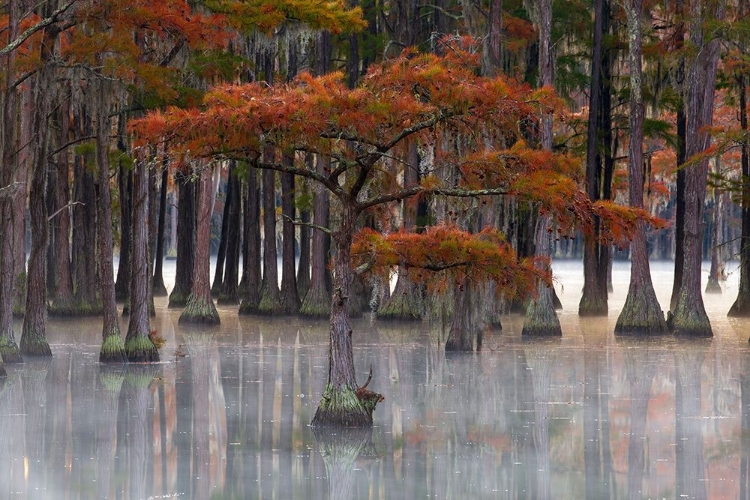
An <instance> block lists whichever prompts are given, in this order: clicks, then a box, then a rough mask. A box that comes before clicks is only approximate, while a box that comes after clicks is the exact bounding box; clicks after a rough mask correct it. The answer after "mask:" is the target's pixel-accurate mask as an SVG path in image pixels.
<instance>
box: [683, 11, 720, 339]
mask: <svg viewBox="0 0 750 500" xmlns="http://www.w3.org/2000/svg"><path fill="white" fill-rule="evenodd" d="M709 10H711V9H709ZM706 14H707V13H706V12H705V11H704V10H703V5H702V2H695V4H693V5H691V29H690V30H689V31H690V40H691V42H692V44H693V46H694V47H696V48H697V49H698V51H697V52H696V56H694V57H693V58H692V59H691V60H690V63H689V65H688V73H687V108H686V109H687V113H686V114H687V129H686V136H685V137H686V148H685V154H686V157H687V159H688V161H693V163H692V164H690V165H688V166H686V167H685V227H684V230H685V235H684V255H685V256H684V262H683V266H682V283H681V284H680V292H679V295H678V297H677V304H676V305H675V307H674V314H673V316H672V318H671V327H672V328H673V330H674V332H675V335H686V336H691V337H710V336H712V335H713V332H712V330H711V323H710V321H709V319H708V315H707V314H706V310H705V307H704V305H703V297H702V295H701V291H702V290H701V260H702V230H701V226H702V221H703V202H704V200H705V199H706V181H707V177H708V159H707V158H705V159H700V160H695V159H694V157H695V155H697V154H700V153H702V152H704V151H705V150H706V149H708V147H709V144H710V141H711V138H710V136H709V133H708V131H707V130H706V127H708V126H710V125H711V123H712V122H713V109H714V105H713V104H714V88H715V84H716V67H717V63H718V58H719V48H720V46H719V40H718V39H712V40H710V41H706V40H704V39H703V34H702V26H701V22H702V20H703V16H704V15H706ZM715 14H717V15H716V16H715V18H717V19H719V18H721V14H720V12H716V13H715ZM691 159H692V160H691Z"/></svg>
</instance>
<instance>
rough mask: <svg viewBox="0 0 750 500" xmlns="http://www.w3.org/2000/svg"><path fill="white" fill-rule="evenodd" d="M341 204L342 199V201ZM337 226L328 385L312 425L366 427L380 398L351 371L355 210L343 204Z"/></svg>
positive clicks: (352, 354) (352, 357)
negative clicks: (352, 247)
mask: <svg viewBox="0 0 750 500" xmlns="http://www.w3.org/2000/svg"><path fill="white" fill-rule="evenodd" d="M342 203H343V202H342ZM340 216H341V220H340V222H339V228H338V229H337V230H336V231H335V232H334V233H333V242H334V258H333V290H334V293H333V300H332V302H331V329H330V338H329V346H328V384H327V385H326V388H325V391H324V392H323V398H322V399H321V400H320V403H319V405H318V409H317V410H316V412H315V416H314V417H313V420H312V424H311V425H313V426H321V427H326V426H332V427H369V426H372V412H373V410H375V405H377V403H379V402H380V401H382V399H383V397H382V396H381V395H380V394H377V393H374V392H371V391H369V390H367V389H365V387H366V386H367V384H365V386H363V387H361V388H358V386H357V380H356V376H355V373H354V352H353V349H352V328H351V326H350V325H349V314H348V311H349V304H348V302H349V293H350V288H351V283H352V279H353V277H354V272H353V270H352V267H351V245H352V237H353V234H354V230H355V227H356V216H357V214H356V212H355V210H354V208H353V207H351V206H347V205H346V204H344V206H342V208H341V213H340Z"/></svg>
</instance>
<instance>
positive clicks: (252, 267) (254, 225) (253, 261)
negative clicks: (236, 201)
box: [239, 168, 262, 314]
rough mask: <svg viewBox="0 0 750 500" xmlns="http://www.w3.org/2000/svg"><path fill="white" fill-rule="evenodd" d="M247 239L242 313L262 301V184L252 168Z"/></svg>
mask: <svg viewBox="0 0 750 500" xmlns="http://www.w3.org/2000/svg"><path fill="white" fill-rule="evenodd" d="M245 218H246V219H247V222H246V223H245V239H247V258H246V259H244V260H245V267H244V268H243V273H245V274H246V276H247V278H246V281H247V284H246V286H247V291H246V294H245V295H244V296H243V298H242V302H241V303H240V311H239V312H240V314H249V313H255V312H257V311H258V303H259V302H260V288H261V286H262V278H261V274H260V262H261V252H260V244H261V240H260V186H259V185H258V170H257V169H256V168H251V169H250V172H249V173H248V177H247V209H246V210H245Z"/></svg>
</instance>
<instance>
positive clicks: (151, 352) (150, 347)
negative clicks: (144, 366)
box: [125, 335, 159, 363]
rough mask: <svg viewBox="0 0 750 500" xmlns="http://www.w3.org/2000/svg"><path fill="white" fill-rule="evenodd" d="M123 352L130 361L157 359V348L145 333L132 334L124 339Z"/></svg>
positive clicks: (146, 361)
mask: <svg viewBox="0 0 750 500" xmlns="http://www.w3.org/2000/svg"><path fill="white" fill-rule="evenodd" d="M125 354H126V355H127V357H128V361H130V362H131V363H152V362H156V361H159V350H158V349H157V348H156V346H155V345H154V343H153V342H151V339H150V338H148V337H147V336H146V335H133V336H132V337H131V338H130V339H128V340H126V341H125Z"/></svg>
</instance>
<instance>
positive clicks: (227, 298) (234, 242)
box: [218, 167, 242, 304]
mask: <svg viewBox="0 0 750 500" xmlns="http://www.w3.org/2000/svg"><path fill="white" fill-rule="evenodd" d="M229 180H230V183H229V185H228V192H227V197H229V191H231V198H232V205H231V207H230V208H229V214H227V216H228V219H229V228H228V230H227V254H226V260H225V266H224V281H223V283H222V288H221V292H220V293H219V299H218V303H219V304H237V303H238V302H239V291H238V288H237V286H238V282H239V272H240V268H239V264H240V239H241V234H240V228H241V220H240V219H241V214H240V208H241V202H242V181H241V179H240V178H239V177H237V172H236V170H235V169H234V168H232V167H230V169H229Z"/></svg>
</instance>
